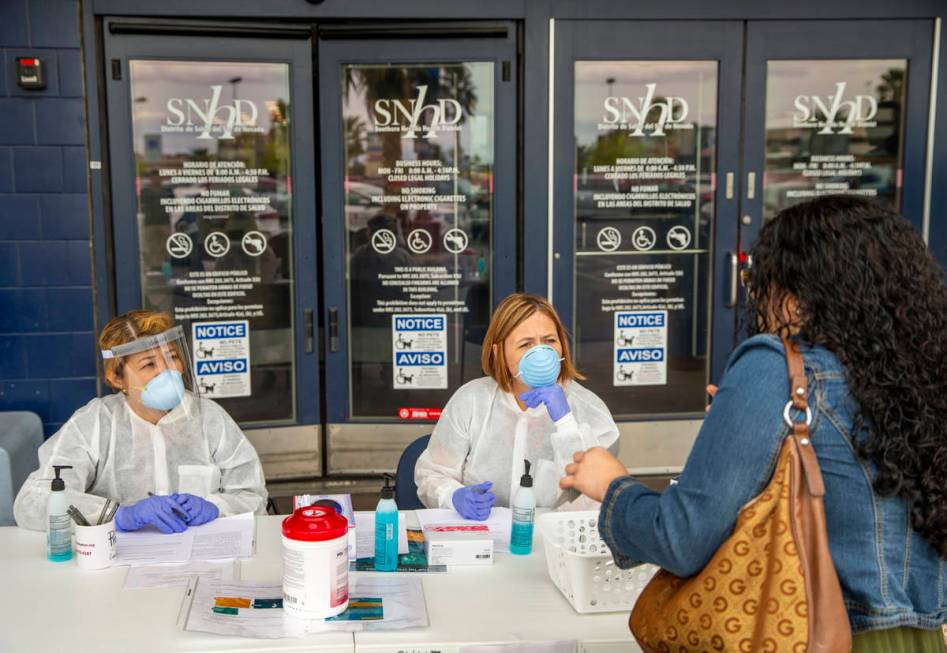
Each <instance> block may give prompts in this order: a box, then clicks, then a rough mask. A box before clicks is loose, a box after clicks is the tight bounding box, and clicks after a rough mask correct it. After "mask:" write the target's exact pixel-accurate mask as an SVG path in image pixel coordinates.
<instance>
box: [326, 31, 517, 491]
mask: <svg viewBox="0 0 947 653" xmlns="http://www.w3.org/2000/svg"><path fill="white" fill-rule="evenodd" d="M513 34H514V31H513V30H512V29H507V28H506V27H504V26H501V27H500V28H499V29H498V28H496V27H494V28H492V29H491V30H488V31H487V32H486V33H483V34H477V33H476V32H473V33H472V35H471V34H468V37H467V38H457V37H452V36H444V37H443V38H437V37H434V38H432V39H424V40H417V39H411V40H407V39H398V38H397V37H395V36H392V38H390V39H389V38H382V39H373V40H366V39H365V37H364V36H359V35H351V34H347V33H344V32H343V33H341V34H339V33H333V32H331V31H330V32H327V33H326V34H325V35H324V37H323V39H322V40H320V44H319V69H320V76H319V77H320V87H319V88H320V116H321V120H320V121H321V126H322V130H321V136H322V165H323V173H322V174H323V188H324V193H323V201H322V206H323V217H322V220H321V227H322V234H323V251H324V257H323V260H324V263H325V275H324V278H325V290H324V292H325V316H324V319H325V322H326V324H327V328H326V330H325V333H326V343H325V346H326V375H327V378H328V379H330V382H329V383H327V388H326V401H327V412H328V422H329V425H328V444H327V447H328V466H329V471H330V473H371V472H379V471H387V470H392V469H394V467H395V465H396V464H397V461H398V457H399V456H400V454H401V451H402V450H403V448H404V446H405V445H406V444H407V443H408V442H410V441H411V440H412V439H413V438H415V437H417V436H419V435H422V434H425V433H429V432H430V431H431V429H432V428H433V423H434V422H435V421H436V420H437V417H438V416H439V414H440V409H441V408H442V407H443V406H444V404H445V403H446V402H447V400H448V399H449V398H450V396H451V395H452V394H453V392H454V391H456V390H457V388H459V387H460V386H461V385H462V384H463V383H465V382H467V381H470V380H472V379H474V378H477V377H479V376H481V374H482V373H481V366H480V345H481V343H482V340H483V336H484V334H485V332H486V327H487V324H488V323H489V319H490V313H491V310H492V307H493V306H494V305H495V304H496V303H497V302H498V301H499V300H500V299H502V298H503V297H504V296H505V295H506V294H508V293H509V292H512V291H513V290H514V289H515V286H516V279H515V274H516V266H515V255H516V223H517V215H516V200H515V193H516V186H517V180H516V165H515V156H516V152H515V144H516V135H515V131H516V130H515V125H516V109H515V107H516V104H515V98H516V82H515V62H516V55H515V47H514V38H513Z"/></svg>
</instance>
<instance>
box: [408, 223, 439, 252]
mask: <svg viewBox="0 0 947 653" xmlns="http://www.w3.org/2000/svg"><path fill="white" fill-rule="evenodd" d="M432 243H433V240H432V239H431V234H429V233H428V232H427V230H426V229H415V230H414V231H412V232H411V233H410V234H408V248H409V249H410V250H411V251H412V252H414V253H415V254H423V253H425V252H426V251H428V250H429V249H431V245H432Z"/></svg>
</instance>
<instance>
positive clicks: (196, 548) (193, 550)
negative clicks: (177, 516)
mask: <svg viewBox="0 0 947 653" xmlns="http://www.w3.org/2000/svg"><path fill="white" fill-rule="evenodd" d="M255 529H256V520H255V519H254V516H253V513H252V512H247V513H243V514H241V515H233V516H231V517H220V518H218V519H215V520H214V521H212V522H208V523H206V524H202V525H201V526H192V527H191V528H188V529H187V530H186V531H184V532H183V533H172V534H170V535H165V534H164V533H159V532H157V531H155V530H153V529H148V530H140V531H134V532H130V533H125V532H121V531H120V532H119V533H118V555H116V556H115V560H114V561H113V562H112V565H113V566H121V565H153V564H163V563H166V562H190V561H192V560H213V559H219V558H249V557H251V556H252V555H253V535H254V531H255Z"/></svg>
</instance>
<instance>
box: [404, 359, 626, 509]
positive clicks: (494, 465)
mask: <svg viewBox="0 0 947 653" xmlns="http://www.w3.org/2000/svg"><path fill="white" fill-rule="evenodd" d="M563 391H564V392H565V395H566V400H567V401H568V402H569V407H570V408H571V409H572V412H571V413H570V414H568V415H566V416H565V417H563V418H561V419H560V420H559V421H558V422H555V423H554V422H553V421H552V420H551V419H550V418H549V413H548V412H547V411H546V407H545V406H543V405H539V406H537V407H536V408H530V409H527V410H525V411H523V410H521V409H520V407H519V405H518V404H517V403H516V399H514V398H513V395H512V394H511V393H509V392H504V391H503V390H502V389H501V388H500V387H499V386H498V385H497V383H496V381H494V380H493V379H492V378H491V377H489V376H486V377H483V378H480V379H476V380H474V381H471V382H469V383H467V384H465V385H463V386H462V387H461V388H460V389H459V390H457V392H456V393H454V396H452V397H451V398H450V401H448V402H447V406H445V407H444V411H443V412H442V413H441V418H440V420H439V421H438V422H437V425H436V426H435V427H434V432H433V433H432V434H431V441H430V444H428V447H427V450H425V451H424V453H422V454H421V457H420V458H419V459H418V462H417V466H416V467H415V471H414V478H415V482H416V483H417V485H418V498H420V499H421V502H422V503H423V504H424V505H425V506H427V507H428V508H453V504H452V503H451V497H452V496H453V494H454V490H456V489H457V488H459V487H461V486H464V485H475V484H477V483H481V482H483V481H492V482H493V489H492V491H493V492H494V493H495V494H496V496H497V502H496V505H498V506H509V505H510V501H511V492H510V488H511V487H512V488H513V489H514V491H515V489H516V488H518V487H519V482H520V476H522V474H523V467H524V464H523V459H524V458H525V459H527V460H529V462H530V464H531V465H532V468H531V470H530V475H531V476H532V477H533V491H534V492H535V495H536V505H537V506H538V507H541V508H543V507H545V508H548V507H551V506H553V505H554V504H555V502H556V499H557V498H558V496H559V492H560V490H559V479H560V478H562V477H563V476H564V475H565V466H566V465H567V464H568V463H570V462H572V455H573V453H575V452H576V451H585V450H586V449H588V448H590V447H597V446H600V447H606V448H609V449H610V450H611V451H612V452H613V453H617V449H618V427H617V426H616V425H615V421H614V420H613V419H612V415H611V413H610V412H609V410H608V408H607V407H606V406H605V403H604V402H603V401H602V400H601V399H599V398H598V396H596V395H595V394H594V393H593V392H591V391H589V390H587V389H585V388H583V387H582V386H581V385H579V384H578V383H576V382H575V381H570V382H568V383H566V384H565V385H564V386H563Z"/></svg>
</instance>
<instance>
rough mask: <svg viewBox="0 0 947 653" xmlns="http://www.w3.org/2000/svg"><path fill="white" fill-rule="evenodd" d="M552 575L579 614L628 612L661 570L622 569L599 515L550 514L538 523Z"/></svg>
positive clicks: (586, 512) (591, 512)
mask: <svg viewBox="0 0 947 653" xmlns="http://www.w3.org/2000/svg"><path fill="white" fill-rule="evenodd" d="M536 523H537V524H538V525H539V530H540V532H541V533H542V537H543V548H544V549H545V550H546V568H547V569H548V570H549V577H550V578H551V579H552V582H553V583H555V585H556V587H558V588H559V591H560V592H562V594H563V596H565V597H566V598H567V599H568V600H569V602H570V603H571V604H572V607H573V608H574V609H575V611H576V612H579V613H588V612H626V611H629V610H631V608H632V607H633V606H634V604H635V601H637V600H638V595H639V594H641V591H642V590H643V589H644V587H645V585H647V584H648V581H649V580H651V577H652V576H654V574H655V572H656V571H657V570H658V568H657V567H656V566H654V565H640V566H638V567H634V568H632V569H626V570H621V569H619V568H618V567H617V566H615V561H614V560H613V559H612V554H611V552H610V551H609V550H608V547H607V546H605V542H603V541H602V538H601V537H600V536H599V534H598V511H597V510H582V511H576V512H547V513H545V514H543V515H540V516H539V517H538V519H537V520H536Z"/></svg>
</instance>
